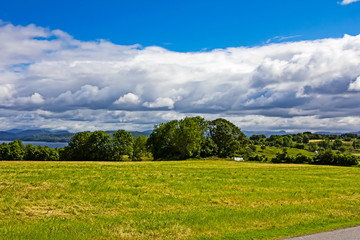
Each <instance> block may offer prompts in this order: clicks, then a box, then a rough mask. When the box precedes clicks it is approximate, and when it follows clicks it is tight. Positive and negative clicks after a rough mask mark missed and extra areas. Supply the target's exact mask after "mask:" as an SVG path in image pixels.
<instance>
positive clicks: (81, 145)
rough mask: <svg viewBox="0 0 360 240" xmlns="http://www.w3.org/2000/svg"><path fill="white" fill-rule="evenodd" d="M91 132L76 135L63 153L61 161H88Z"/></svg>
mask: <svg viewBox="0 0 360 240" xmlns="http://www.w3.org/2000/svg"><path fill="white" fill-rule="evenodd" d="M90 135H91V133H90V132H79V133H76V134H75V135H74V136H73V137H72V138H71V140H70V143H69V145H68V146H66V147H65V148H64V150H63V151H61V155H60V159H61V160H64V161H88V160H89V158H90V154H89V137H90Z"/></svg>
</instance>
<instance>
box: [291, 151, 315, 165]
mask: <svg viewBox="0 0 360 240" xmlns="http://www.w3.org/2000/svg"><path fill="white" fill-rule="evenodd" d="M312 162H313V160H312V158H311V157H308V156H305V155H304V154H302V153H299V154H297V155H296V157H295V159H294V163H312Z"/></svg>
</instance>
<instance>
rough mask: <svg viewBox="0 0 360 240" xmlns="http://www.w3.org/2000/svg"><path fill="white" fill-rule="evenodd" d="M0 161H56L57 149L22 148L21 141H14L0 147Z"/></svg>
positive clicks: (57, 157)
mask: <svg viewBox="0 0 360 240" xmlns="http://www.w3.org/2000/svg"><path fill="white" fill-rule="evenodd" d="M0 160H35V161H58V160H60V158H59V151H58V149H52V148H50V147H47V146H33V145H32V144H27V145H26V146H24V144H23V142H22V141H19V140H15V141H13V142H10V143H9V144H6V143H2V144H1V145H0Z"/></svg>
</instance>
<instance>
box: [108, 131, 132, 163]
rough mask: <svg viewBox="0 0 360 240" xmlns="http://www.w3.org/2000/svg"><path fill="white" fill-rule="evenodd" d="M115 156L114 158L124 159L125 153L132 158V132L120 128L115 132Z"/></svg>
mask: <svg viewBox="0 0 360 240" xmlns="http://www.w3.org/2000/svg"><path fill="white" fill-rule="evenodd" d="M113 147H114V150H113V157H114V160H122V159H123V156H124V155H128V156H129V158H132V154H133V140H132V136H131V133H129V132H126V131H125V130H119V131H117V132H115V133H114V134H113Z"/></svg>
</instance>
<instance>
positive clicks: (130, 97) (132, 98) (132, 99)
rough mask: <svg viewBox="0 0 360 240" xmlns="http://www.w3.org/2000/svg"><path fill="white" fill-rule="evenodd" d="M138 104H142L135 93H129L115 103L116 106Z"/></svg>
mask: <svg viewBox="0 0 360 240" xmlns="http://www.w3.org/2000/svg"><path fill="white" fill-rule="evenodd" d="M138 103H140V98H139V97H138V96H137V95H135V94H133V93H127V94H125V95H124V96H122V97H120V98H119V99H118V100H116V101H115V102H114V104H138Z"/></svg>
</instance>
